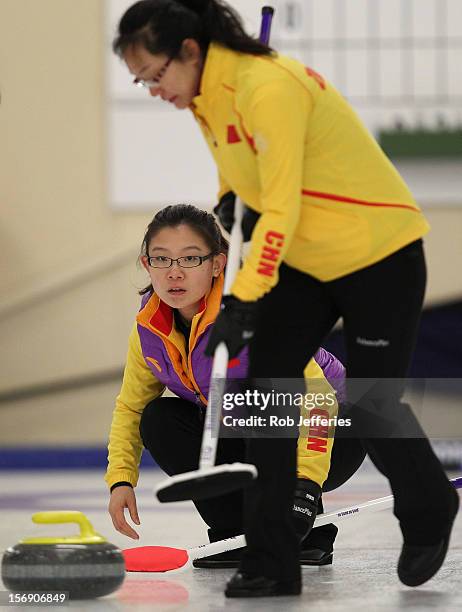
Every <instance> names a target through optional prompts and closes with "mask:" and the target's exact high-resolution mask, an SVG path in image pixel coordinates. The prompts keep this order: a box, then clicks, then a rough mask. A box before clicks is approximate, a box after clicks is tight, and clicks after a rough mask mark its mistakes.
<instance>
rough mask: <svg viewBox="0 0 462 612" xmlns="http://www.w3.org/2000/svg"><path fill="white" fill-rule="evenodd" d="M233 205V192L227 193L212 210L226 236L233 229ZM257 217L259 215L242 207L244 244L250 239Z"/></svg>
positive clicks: (234, 202) (234, 199)
mask: <svg viewBox="0 0 462 612" xmlns="http://www.w3.org/2000/svg"><path fill="white" fill-rule="evenodd" d="M235 204H236V194H235V193H234V192H233V191H228V192H227V193H225V194H224V195H223V196H222V197H221V198H220V201H219V202H218V204H217V205H216V206H215V208H214V209H213V212H214V213H215V214H216V215H217V217H218V219H219V221H220V223H221V225H222V226H223V228H224V229H225V230H226V231H227V232H228V234H230V233H231V230H232V228H233V223H234V206H235ZM259 217H260V215H259V214H258V213H256V212H255V211H253V210H251V209H250V208H247V206H245V205H244V212H243V215H242V224H241V225H242V235H243V239H244V242H248V241H249V240H250V238H251V237H252V232H253V228H254V227H255V224H256V223H257V221H258V219H259Z"/></svg>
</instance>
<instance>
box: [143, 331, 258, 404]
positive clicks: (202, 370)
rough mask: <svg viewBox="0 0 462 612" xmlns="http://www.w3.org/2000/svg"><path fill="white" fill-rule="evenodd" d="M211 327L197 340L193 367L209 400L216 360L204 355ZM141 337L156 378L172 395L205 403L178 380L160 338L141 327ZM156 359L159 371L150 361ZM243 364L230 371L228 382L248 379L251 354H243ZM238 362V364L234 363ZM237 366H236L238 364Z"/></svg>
mask: <svg viewBox="0 0 462 612" xmlns="http://www.w3.org/2000/svg"><path fill="white" fill-rule="evenodd" d="M210 329H211V326H209V328H208V329H206V330H205V332H204V333H203V334H201V336H200V337H199V338H198V339H197V340H196V344H195V346H194V348H193V350H192V353H191V366H192V371H193V375H194V379H195V381H196V383H197V386H198V387H199V389H200V391H201V393H202V395H203V396H204V397H205V398H208V394H209V387H210V377H211V374H212V364H213V359H212V358H211V357H207V356H206V355H205V354H204V351H205V347H206V346H207V342H208V338H209V335H210ZM138 334H139V337H140V342H141V350H142V352H143V357H144V359H145V361H146V364H147V365H148V367H149V368H150V370H151V371H152V373H153V374H154V376H155V377H156V378H157V379H158V380H160V382H161V383H162V384H164V385H165V386H166V387H167V388H168V389H169V390H170V391H172V393H175V395H178V397H181V398H183V399H185V400H188V401H190V402H196V403H201V401H200V399H199V397H198V396H197V395H196V393H195V392H194V391H191V390H190V389H188V388H187V387H186V386H185V385H184V384H183V382H182V381H181V379H180V377H179V376H178V374H177V372H176V370H175V368H174V367H173V364H172V363H171V361H170V357H169V355H168V353H167V350H166V348H165V345H164V342H163V340H162V338H161V337H160V336H158V335H157V334H155V333H154V332H151V331H150V330H148V329H146V328H145V327H143V326H142V325H139V324H138ZM148 357H150V358H151V359H154V360H155V361H156V362H157V363H158V365H159V367H160V371H159V369H158V368H157V367H156V366H155V365H154V364H153V363H152V362H151V361H150V360H148V359H147V358H148ZM238 359H239V362H238V363H237V364H236V365H235V366H234V367H230V368H228V378H230V379H231V378H244V377H245V374H246V372H247V368H248V355H247V351H246V350H244V351H242V352H241V353H240V354H239V356H238ZM233 361H234V360H233ZM234 363H235V362H234Z"/></svg>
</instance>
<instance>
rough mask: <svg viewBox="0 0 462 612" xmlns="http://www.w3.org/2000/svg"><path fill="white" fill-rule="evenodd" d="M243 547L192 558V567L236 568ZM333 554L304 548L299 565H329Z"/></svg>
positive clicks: (317, 549) (318, 549)
mask: <svg viewBox="0 0 462 612" xmlns="http://www.w3.org/2000/svg"><path fill="white" fill-rule="evenodd" d="M244 550H245V548H235V549H234V550H227V551H226V552H222V553H217V554H216V555H209V556H208V557H202V558H201V559H194V561H193V562H192V564H193V566H194V567H197V568H200V569H205V568H206V569H225V568H228V569H229V568H234V567H235V568H237V567H239V564H240V562H241V559H242V555H243V553H244ZM333 558H334V554H333V552H332V551H330V552H326V551H325V550H321V549H320V548H306V549H304V550H303V549H302V550H301V551H300V565H308V566H316V565H331V564H332V560H333Z"/></svg>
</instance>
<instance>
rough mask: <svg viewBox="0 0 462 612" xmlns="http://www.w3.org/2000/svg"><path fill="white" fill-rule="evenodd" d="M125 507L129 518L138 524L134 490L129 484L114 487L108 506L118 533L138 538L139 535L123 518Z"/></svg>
mask: <svg viewBox="0 0 462 612" xmlns="http://www.w3.org/2000/svg"><path fill="white" fill-rule="evenodd" d="M125 508H128V511H129V513H130V518H131V519H132V521H133V522H134V523H135V525H140V519H139V517H138V510H137V507H136V497H135V491H134V490H133V489H132V487H129V486H123V487H116V488H115V489H114V490H113V491H112V493H111V498H110V500H109V507H108V510H109V514H110V515H111V519H112V523H113V525H114V527H115V528H116V529H117V531H120V533H123V534H124V535H126V536H128V537H129V538H133V539H134V540H139V538H140V536H139V535H138V534H137V533H136V531H135V530H134V529H133V528H132V527H131V526H130V525H129V524H128V523H127V521H126V520H125Z"/></svg>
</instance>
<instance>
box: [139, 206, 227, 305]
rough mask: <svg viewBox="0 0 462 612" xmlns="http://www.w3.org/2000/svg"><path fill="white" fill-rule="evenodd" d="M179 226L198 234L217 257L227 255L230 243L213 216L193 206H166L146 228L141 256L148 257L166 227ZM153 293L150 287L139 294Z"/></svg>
mask: <svg viewBox="0 0 462 612" xmlns="http://www.w3.org/2000/svg"><path fill="white" fill-rule="evenodd" d="M179 225H187V226H188V227H190V228H191V229H192V230H194V231H195V232H197V233H198V234H199V235H200V236H201V237H202V238H203V240H204V242H205V243H206V244H207V246H208V247H209V249H210V251H211V252H212V253H214V254H215V255H216V254H218V253H224V254H225V255H226V254H227V253H228V247H229V244H228V241H227V240H226V238H225V237H224V236H223V235H222V233H221V231H220V228H219V227H218V225H217V222H216V221H215V217H214V216H213V215H212V214H210V213H207V212H206V211H205V210H200V209H199V208H196V207H195V206H192V205H191V204H176V205H174V206H166V207H165V208H163V209H162V210H160V211H159V212H158V213H157V214H156V215H155V217H154V219H153V220H152V221H151V223H150V224H149V225H148V227H147V228H146V233H145V235H144V238H143V242H142V244H141V253H140V255H141V256H143V255H145V256H146V257H148V255H149V253H148V249H149V245H150V243H151V240H152V239H153V238H154V236H155V235H156V234H158V233H159V232H160V231H161V230H163V229H164V228H166V227H178V226H179ZM151 291H153V287H152V285H148V286H147V287H145V288H144V289H141V291H140V292H139V294H140V295H144V294H145V293H149V292H151Z"/></svg>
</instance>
